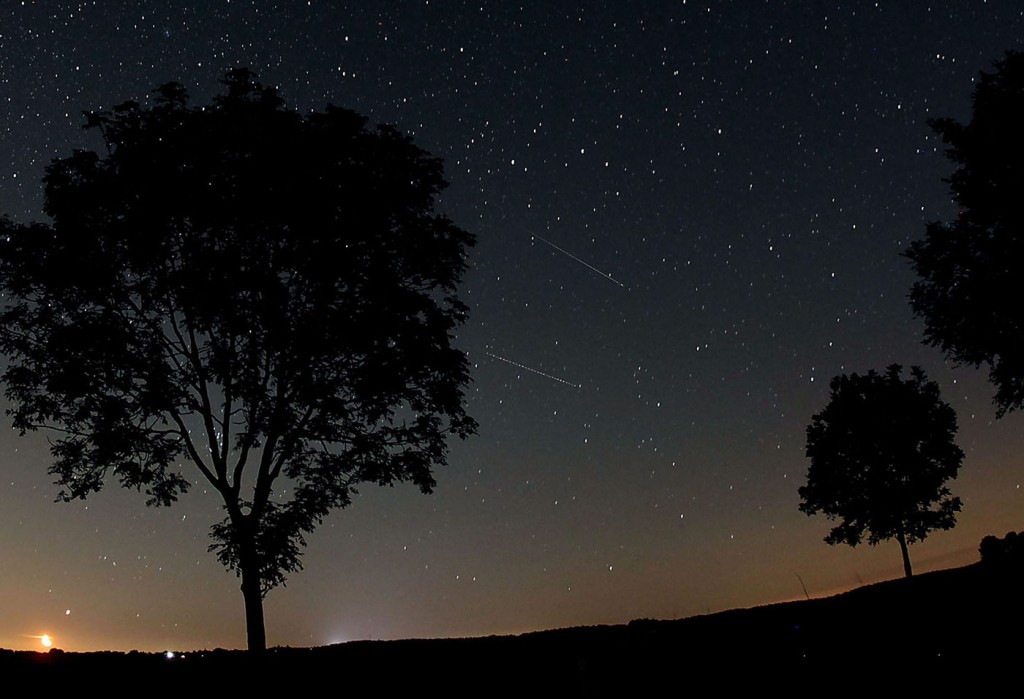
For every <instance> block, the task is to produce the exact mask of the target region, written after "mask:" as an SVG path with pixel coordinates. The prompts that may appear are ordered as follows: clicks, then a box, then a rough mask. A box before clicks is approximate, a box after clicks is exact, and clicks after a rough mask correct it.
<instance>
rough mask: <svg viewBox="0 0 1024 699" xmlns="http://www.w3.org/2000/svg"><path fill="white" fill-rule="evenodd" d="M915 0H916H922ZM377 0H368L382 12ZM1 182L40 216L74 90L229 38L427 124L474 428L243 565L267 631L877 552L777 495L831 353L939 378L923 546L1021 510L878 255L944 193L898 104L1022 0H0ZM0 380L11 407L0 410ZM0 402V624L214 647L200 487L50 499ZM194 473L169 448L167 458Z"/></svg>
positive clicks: (707, 582)
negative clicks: (267, 571)
mask: <svg viewBox="0 0 1024 699" xmlns="http://www.w3.org/2000/svg"><path fill="white" fill-rule="evenodd" d="M929 5H930V6H929ZM382 6H384V7H383V9H382ZM0 12H2V14H0V212H6V213H7V214H9V215H10V216H11V217H12V218H13V219H14V220H16V221H20V222H28V221H31V220H45V217H44V214H43V213H42V187H41V184H40V180H41V178H42V175H43V169H44V167H45V166H46V165H47V164H48V163H49V161H50V160H51V159H52V158H54V157H63V156H66V155H70V153H71V151H72V149H73V148H76V147H77V148H82V147H85V148H93V149H95V148H99V147H100V143H99V142H98V141H97V136H96V134H95V133H92V132H85V131H83V130H82V129H81V128H80V126H81V124H82V123H83V119H82V116H81V112H82V111H83V110H88V109H99V108H108V107H111V106H113V105H114V104H117V103H119V102H122V101H124V100H127V99H136V100H140V101H144V100H145V99H146V95H147V92H148V91H149V90H150V88H152V87H154V86H156V85H158V84H161V83H163V82H167V81H170V80H177V81H179V82H181V83H183V84H184V85H185V86H186V87H187V88H188V90H189V92H190V94H191V95H192V99H193V103H195V104H207V103H209V101H210V99H211V98H212V96H213V95H214V94H216V93H217V92H218V91H219V85H218V84H217V80H218V78H219V77H221V76H222V75H223V73H224V71H225V70H227V69H228V68H230V67H233V66H248V67H249V68H251V69H252V70H254V71H256V72H257V73H258V75H259V77H260V79H261V80H262V81H263V82H264V83H265V84H270V85H276V86H278V87H279V88H280V91H281V94H282V96H283V97H284V99H285V100H286V102H287V104H288V105H290V106H292V107H295V108H298V109H300V110H302V111H304V112H305V111H310V110H322V109H323V108H324V107H325V106H326V104H328V103H334V104H337V105H339V106H344V107H349V108H352V109H355V110H357V111H359V112H362V113H363V114H365V115H367V116H368V117H369V118H370V120H371V122H385V123H391V124H395V125H396V126H397V127H398V128H399V129H400V130H402V131H403V132H405V133H407V134H410V135H412V136H413V137H414V139H415V141H416V143H417V144H418V145H419V146H421V147H423V148H425V149H426V150H428V151H430V152H431V153H433V154H435V155H438V156H441V157H443V158H444V161H445V172H446V177H447V179H448V180H449V181H450V183H451V186H450V187H449V189H448V190H446V191H445V193H444V195H443V197H442V200H441V202H440V209H441V210H442V211H444V212H445V213H447V214H448V215H449V216H450V217H451V218H452V219H454V220H455V222H456V223H457V224H459V225H460V226H461V227H463V228H465V229H467V230H469V231H471V232H473V233H474V234H476V236H477V238H478V244H477V246H476V247H475V248H474V249H473V250H472V252H471V256H470V271H469V272H468V274H467V276H466V278H465V281H464V284H463V286H462V289H461V296H462V298H463V300H465V301H466V302H467V303H468V304H469V306H470V308H471V314H470V317H469V320H468V322H467V323H466V325H465V326H464V327H463V328H462V329H461V331H460V333H459V338H458V344H459V346H460V347H461V348H462V349H464V350H465V351H466V352H467V353H468V355H469V358H470V361H471V363H472V365H473V384H472V385H471V386H470V388H469V390H468V410H469V413H470V414H471V415H472V416H474V417H475V418H476V419H477V420H478V421H479V423H480V429H479V434H478V436H476V437H475V438H472V439H470V440H469V441H467V442H464V443H454V444H452V450H451V454H450V458H449V464H448V466H447V467H444V468H441V469H438V470H436V472H435V476H436V478H437V481H438V487H437V489H436V491H435V493H434V494H433V495H429V496H425V495H422V494H420V493H419V492H418V490H417V489H416V488H415V487H412V486H408V487H395V488H393V489H392V488H385V489H378V488H376V487H375V486H368V487H365V488H364V489H363V490H362V491H361V495H360V496H359V497H358V498H356V500H355V501H354V503H353V504H352V506H351V507H349V508H347V509H345V510H341V511H336V512H334V513H333V514H332V515H331V517H330V518H329V519H328V520H327V521H326V522H325V523H324V525H322V526H321V527H320V528H319V529H318V530H317V531H316V532H315V533H314V534H313V535H312V536H311V537H309V542H310V546H309V548H308V549H307V551H306V555H305V557H304V564H305V570H304V571H302V572H300V573H297V574H295V575H293V576H292V577H291V578H290V580H289V581H288V584H287V587H283V588H278V589H276V590H275V591H273V592H272V593H271V594H270V596H269V597H268V598H267V604H266V610H267V634H268V641H269V643H270V644H271V645H303V646H308V645H319V644H325V643H332V642H339V641H345V640H351V639H365V638H374V639H377V638H404V637H414V636H415V637H437V636H461V635H487V634H499V633H511V632H520V631H525V630H533V629H542V628H553V627H560V626H567V625H580V624H603V623H623V622H627V621H629V620H631V619H634V618H640V617H652V618H670V617H681V616H687V615H691V614H698V613H705V612H708V611H715V610H721V609H726V608H731V607H736V606H750V605H756V604H764V603H769V602H775V601H780V600H788V599H797V598H802V597H803V595H804V592H803V589H802V587H801V581H802V583H803V584H804V585H806V589H807V591H808V593H809V594H810V595H812V596H820V595H824V594H828V593H831V592H835V591H837V590H841V589H847V588H849V587H851V586H855V585H857V584H859V583H861V582H873V581H876V580H881V579H885V578H892V577H898V576H899V575H901V572H902V567H901V560H900V555H899V547H898V545H897V544H896V543H895V542H884V543H882V544H880V545H879V546H877V547H874V548H872V547H869V546H867V545H864V546H861V547H857V548H856V549H851V548H850V547H847V546H841V547H830V546H827V545H826V544H825V543H823V541H822V537H823V536H824V535H825V534H826V533H827V532H828V530H829V528H830V524H829V523H828V521H827V520H825V519H824V517H821V516H819V517H815V518H808V517H807V516H805V515H804V514H802V513H800V512H799V511H798V510H797V504H798V502H799V496H798V495H797V489H798V488H799V487H800V486H801V485H803V483H804V478H805V474H806V471H807V466H808V461H807V459H806V458H805V456H804V441H805V429H806V426H807V424H808V423H809V422H810V418H811V415H812V414H813V413H815V412H817V411H819V410H821V409H822V408H823V407H824V406H825V404H826V402H827V401H828V383H829V379H830V378H831V377H832V376H834V375H836V374H838V373H842V372H854V371H856V372H864V371H867V370H868V369H883V368H884V367H885V366H887V365H888V364H891V363H893V362H899V363H901V364H904V365H907V366H909V365H912V364H919V365H921V366H922V367H923V368H924V369H925V371H926V372H927V373H928V375H929V377H930V378H933V379H935V380H937V381H938V382H939V384H940V385H941V388H942V392H943V397H944V398H945V399H946V400H947V401H948V402H950V403H951V404H952V405H953V407H954V408H955V409H956V410H957V412H958V415H959V421H960V434H959V440H958V441H959V444H960V446H961V447H962V448H963V450H964V451H965V452H966V455H967V458H966V460H965V463H964V468H963V470H962V472H961V475H960V478H959V479H958V480H957V481H955V482H953V483H952V484H951V487H952V490H953V493H954V494H955V495H959V496H960V497H961V498H963V502H964V507H963V512H962V513H961V515H960V517H959V524H958V526H957V527H956V529H954V530H952V531H950V532H937V533H933V534H932V536H931V537H930V538H929V539H928V540H927V541H926V542H924V543H922V544H918V545H915V546H913V547H912V548H911V556H912V558H913V560H914V563H915V566H916V569H917V570H919V571H924V570H929V569H934V568H941V567H949V566H952V565H959V564H964V563H969V562H971V561H974V560H976V559H977V545H978V542H979V540H980V539H981V538H982V537H983V536H984V535H986V534H1000V535H1001V534H1003V533H1005V532H1006V531H1008V530H1011V529H1018V528H1020V524H1021V519H1022V518H1021V513H1022V511H1024V493H1022V492H1021V490H1020V483H1021V480H1022V479H1024V469H1022V463H1021V461H1022V456H1021V455H1022V454H1024V429H1022V426H1024V422H1022V420H1024V416H1021V415H1020V414H1018V413H1011V414H1009V415H1008V416H1007V417H1005V418H1003V419H1002V420H998V421H997V420H996V419H995V409H994V407H993V406H992V403H991V397H992V394H993V392H994V390H993V388H992V387H991V386H990V385H989V384H988V383H987V380H986V377H987V374H986V371H985V370H984V369H982V370H976V369H973V368H970V367H967V368H955V367H953V366H951V365H948V364H947V363H945V362H944V361H943V357H942V355H941V353H940V352H939V351H938V350H937V349H933V348H928V347H925V346H924V345H922V344H921V337H922V329H923V323H922V322H921V321H920V320H917V319H915V318H914V317H913V315H912V312H911V310H910V307H909V304H908V302H907V293H908V290H909V288H910V285H911V284H912V283H913V281H914V273H913V270H912V269H911V267H910V265H909V262H908V261H907V260H905V259H904V258H902V257H901V255H900V253H901V252H902V251H903V250H904V249H905V248H906V247H907V245H908V244H909V243H910V241H912V240H914V239H916V238H920V237H923V235H924V227H925V223H926V222H927V221H929V220H940V219H948V218H950V217H951V216H953V215H954V214H955V209H954V207H953V204H952V203H951V201H950V197H949V193H948V189H947V186H946V185H945V184H944V183H943V182H942V178H943V177H944V176H947V175H948V174H950V172H951V171H952V164H951V163H950V162H949V161H947V160H946V159H945V158H944V157H943V155H942V143H941V141H940V139H939V138H938V137H937V136H936V135H935V134H933V132H932V131H931V129H930V128H929V127H928V125H927V120H928V119H929V118H934V117H942V116H950V117H954V118H957V119H960V120H962V121H965V120H967V119H969V117H970V95H971V92H972V90H973V84H974V80H975V79H976V76H977V73H978V71H979V70H982V69H988V68H990V66H991V62H992V61H993V60H995V59H998V58H1000V57H1001V56H1002V55H1003V53H1004V51H1006V50H1007V49H1020V48H1021V37H1024V10H1022V8H1021V4H1020V2H1019V0H1006V1H989V2H981V1H980V0H963V1H960V2H933V3H930V4H929V3H924V2H896V1H895V0H884V1H882V2H841V3H836V2H833V3H829V2H806V3H798V2H754V1H752V0H751V1H747V2H731V3H711V4H709V3H706V2H705V3H701V2H694V1H693V0H689V1H683V0H676V1H674V2H669V1H667V0H666V1H665V2H628V3H627V2H586V3H568V2H543V3H542V2H527V3H503V2H492V1H491V0H477V1H476V2H473V3H463V2H448V1H444V0H431V1H430V2H423V1H420V2H403V3H369V2H367V3H345V2H340V1H338V2H326V1H320V0H313V1H312V2H308V3H300V2H291V1H289V2H279V3H278V2H250V1H248V0H231V1H228V0H219V1H215V0H209V1H207V2H202V3H188V2H182V3H165V2H123V3H105V2H87V3H71V2H6V3H4V5H3V9H2V10H0ZM5 407H6V406H5ZM4 422H5V423H6V425H7V427H6V428H5V429H4V431H2V432H0V647H5V648H37V647H39V646H38V643H39V642H38V639H37V638H33V636H39V635H41V634H43V633H48V634H51V635H53V637H54V640H55V642H56V643H57V645H59V646H61V647H63V648H65V649H69V650H91V649H101V648H102V649H132V648H137V649H142V650H161V649H165V648H175V649H193V648H204V647H206V648H213V647H217V646H222V647H231V648H234V647H243V646H244V644H245V625H244V618H243V609H242V597H241V594H240V593H239V590H238V582H237V579H236V578H235V577H234V575H233V574H232V573H229V572H227V571H226V570H225V569H223V568H222V567H221V566H220V565H219V564H218V563H217V561H216V560H215V558H214V556H213V555H212V554H210V553H207V550H206V549H207V546H208V544H209V538H208V530H209V529H208V528H209V525H210V524H211V523H212V522H214V521H217V520H219V519H220V518H221V517H222V513H221V511H220V509H219V505H218V501H217V499H216V498H215V497H214V493H212V492H210V493H205V494H204V490H205V489H204V487H203V485H202V484H200V486H199V487H197V488H194V489H193V491H192V492H191V493H190V494H189V495H187V496H186V497H184V498H183V499H182V501H180V502H179V503H178V504H177V505H175V506H173V507H171V508H169V509H147V508H146V507H145V504H144V501H145V498H144V497H143V496H141V495H140V494H138V493H135V492H133V491H126V490H121V489H119V488H117V487H115V485H114V484H111V486H110V487H108V488H107V489H105V490H104V491H102V492H101V493H99V494H97V495H95V496H93V497H92V498H90V499H89V500H88V501H86V502H76V503H74V504H62V503H54V498H55V496H56V494H57V487H56V486H54V485H53V484H52V482H51V481H52V477H51V476H49V475H48V474H47V472H46V468H47V466H48V464H49V454H48V452H47V448H46V441H45V435H43V434H35V435H30V436H28V437H24V438H21V437H18V435H17V433H16V432H15V431H14V430H13V429H10V423H9V419H7V418H4ZM188 473H190V474H192V477H193V480H196V479H198V478H199V477H200V476H199V474H198V472H194V471H189V472H188Z"/></svg>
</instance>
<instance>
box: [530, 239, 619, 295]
mask: <svg viewBox="0 0 1024 699" xmlns="http://www.w3.org/2000/svg"><path fill="white" fill-rule="evenodd" d="M530 237H531V238H536V239H537V240H539V241H540V242H542V243H546V244H547V245H550V246H551V247H553V248H554V249H555V250H557V251H558V252H560V253H562V254H563V255H566V256H568V257H571V258H572V259H574V260H576V261H577V262H579V263H580V264H581V265H583V266H584V267H586V268H587V269H589V270H592V271H594V272H597V273H598V274H600V275H601V276H602V277H604V278H605V279H607V280H608V281H610V282H613V283H615V284H618V285H619V286H621V287H622V288H623V289H625V288H626V285H625V284H623V283H622V282H620V281H618V280H616V279H613V278H612V275H610V274H608V273H607V272H602V271H601V270H599V269H598V268H597V267H595V266H594V265H591V264H587V263H586V262H584V261H583V260H581V259H580V258H578V257H576V256H575V255H573V254H572V253H571V252H569V251H568V250H563V249H562V248H560V247H558V246H557V245H555V244H554V243H552V242H551V241H550V240H544V239H543V238H541V237H540V236H539V235H537V234H536V233H531V234H530Z"/></svg>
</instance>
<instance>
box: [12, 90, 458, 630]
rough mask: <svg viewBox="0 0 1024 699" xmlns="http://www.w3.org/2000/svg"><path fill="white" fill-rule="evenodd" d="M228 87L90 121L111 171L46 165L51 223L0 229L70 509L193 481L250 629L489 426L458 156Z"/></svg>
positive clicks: (17, 324)
mask: <svg viewBox="0 0 1024 699" xmlns="http://www.w3.org/2000/svg"><path fill="white" fill-rule="evenodd" d="M224 85H225V87H226V91H225V94H222V95H220V96H219V97H217V98H216V99H215V101H214V104H213V105H212V106H208V107H205V108H195V107H191V106H189V105H188V102H187V96H186V94H185V91H184V89H183V88H182V87H181V86H180V85H177V84H168V85H164V86H163V87H161V88H159V91H158V93H157V94H156V95H155V99H154V100H153V106H152V107H149V108H143V107H142V106H140V105H139V104H136V103H134V102H126V103H124V104H121V105H119V106H117V107H114V108H113V109H112V110H111V111H108V112H98V113H92V114H89V115H88V119H87V124H86V128H91V129H97V130H99V132H100V133H101V134H102V136H103V139H104V141H105V143H106V148H107V152H106V154H103V155H101V154H97V153H94V152H89V151H77V152H75V153H74V154H73V155H72V156H71V157H69V158H65V159H62V160H56V161H54V162H53V164H52V165H50V167H49V168H48V169H47V174H46V178H45V184H46V212H47V213H48V214H49V215H50V217H51V218H52V221H53V222H52V225H30V226H21V225H15V224H13V223H12V222H10V221H9V220H0V221H2V224H0V225H2V240H3V243H2V246H0V287H2V290H3V293H4V294H5V299H6V306H5V308H4V311H3V316H2V318H0V349H2V350H3V352H4V353H6V354H7V355H8V356H9V357H10V359H11V362H10V364H9V366H8V368H7V370H6V371H5V373H4V375H3V380H4V383H5V385H6V395H7V397H8V399H9V400H10V401H11V404H12V406H13V407H12V408H11V410H10V414H11V415H12V416H13V420H14V424H15V426H16V427H17V428H18V429H20V430H21V431H22V432H24V431H26V430H34V429H37V428H40V427H45V428H49V429H50V430H53V431H54V433H55V438H54V441H53V442H52V445H53V446H52V452H53V457H54V462H53V466H52V467H51V472H52V473H53V475H55V476H56V477H57V483H58V484H59V485H60V487H61V492H60V497H61V498H62V499H64V500H71V499H75V498H84V497H86V496H87V495H89V494H90V493H92V492H94V491H97V490H99V489H100V488H101V486H102V485H103V484H104V482H105V481H106V480H107V479H108V478H110V477H114V478H116V479H118V480H119V481H120V483H121V484H122V485H124V486H126V487H132V488H137V489H139V490H142V491H145V493H146V494H147V495H148V497H149V500H148V502H149V504H151V505H168V504H170V503H172V502H173V501H174V500H175V499H176V498H177V497H178V496H179V495H180V494H181V493H183V492H184V491H186V490H187V489H188V487H189V485H190V484H191V483H192V481H193V480H194V479H195V476H196V475H198V474H195V473H194V472H192V473H189V472H187V471H185V470H183V466H182V465H181V464H182V463H183V462H184V461H191V462H192V463H193V464H194V466H195V467H196V468H197V469H198V472H199V473H200V474H201V475H202V477H203V478H205V479H206V480H207V481H209V482H210V484H212V486H213V487H214V488H215V489H216V491H217V492H218V493H219V494H220V495H221V497H222V498H223V501H224V506H225V509H226V517H225V519H224V521H223V522H221V523H219V524H217V525H215V526H214V527H213V531H212V535H213V537H214V540H215V543H214V544H213V546H212V547H211V548H213V549H215V550H216V552H217V555H218V558H219V559H220V560H221V562H223V563H224V564H225V565H227V566H229V567H231V568H233V569H234V570H236V571H237V572H238V573H239V575H240V576H241V577H242V587H243V593H245V595H246V603H247V612H251V611H252V610H250V609H249V606H250V605H251V604H254V602H253V597H254V596H255V598H256V602H255V603H258V602H259V598H260V597H261V596H262V595H263V594H266V592H267V591H268V590H270V589H271V588H273V587H274V586H276V585H278V584H280V583H282V582H283V581H284V579H285V574H286V573H288V572H291V571H294V570H296V569H298V568H299V567H300V561H299V556H300V553H301V547H302V546H303V545H304V543H305V542H304V540H303V535H304V534H308V533H309V532H311V531H312V530H313V529H314V528H315V526H316V525H317V524H319V523H320V522H321V520H322V519H323V518H324V516H326V515H327V513H328V512H329V511H330V510H331V509H333V508H339V507H344V506H346V505H348V504H349V502H350V499H351V496H352V494H353V493H354V492H355V486H356V485H357V484H359V483H361V482H369V483H377V484H379V485H390V484H393V483H396V482H401V481H409V482H412V483H414V484H415V485H417V486H419V488H420V489H421V490H422V491H423V492H430V490H431V488H432V487H433V486H434V484H435V482H434V478H433V476H432V467H433V466H434V465H438V464H444V463H445V461H446V457H447V453H448V451H447V437H448V435H450V434H454V435H457V436H459V437H466V436H468V435H470V434H472V433H473V432H474V431H475V428H476V423H475V422H474V421H473V419H472V418H470V417H469V416H467V415H466V413H465V410H464V406H463V402H464V401H463V388H464V386H465V385H466V384H467V382H468V381H469V374H468V364H467V361H466V358H465V356H464V354H463V353H462V352H461V351H459V350H458V349H456V348H454V347H453V346H452V339H453V334H454V331H455V329H456V327H457V326H458V325H459V324H460V323H461V322H462V321H463V320H464V314H465V311H466V307H465V306H464V305H463V304H462V303H461V302H460V301H459V300H458V298H457V297H456V288H457V286H458V284H459V281H460V279H461V275H462V273H463V272H464V270H465V268H466V261H465V254H466V249H467V247H468V246H471V245H472V244H473V241H474V239H473V237H472V236H471V235H470V234H469V233H467V232H465V231H463V230H461V229H459V228H458V227H456V226H455V225H454V224H453V223H452V222H451V221H450V220H448V219H447V218H445V217H443V216H439V215H436V214H434V213H433V206H434V200H435V197H436V195H437V194H438V193H439V192H440V191H441V189H442V188H443V187H444V186H445V184H446V183H445V181H444V179H443V176H442V165H441V161H440V160H439V159H436V158H433V157H430V156H429V155H428V154H427V153H426V152H424V151H423V150H421V149H419V148H418V147H417V146H415V145H414V144H413V143H412V141H411V140H410V139H409V138H407V137H404V136H402V135H401V134H400V133H398V132H397V131H395V130H394V129H392V128H390V127H387V126H380V127H377V128H376V129H367V128H366V126H365V119H364V118H363V117H361V116H359V115H358V114H356V113H354V112H351V111H348V110H344V109H339V108H335V107H332V106H329V107H328V108H327V109H326V111H325V112H323V113H313V114H309V115H308V116H302V115H300V114H298V113H296V112H294V111H291V110H288V109H285V108H284V107H283V105H282V101H281V100H280V99H279V98H278V96H277V94H276V93H275V91H274V90H273V89H270V88H265V87H263V86H261V85H260V84H259V83H258V82H257V81H256V80H255V78H254V76H253V75H252V74H250V73H249V72H248V71H246V70H233V71H230V72H229V73H228V74H227V76H226V79H225V80H224ZM258 606H259V607H260V610H259V614H260V618H259V625H260V626H261V627H262V611H261V609H262V607H261V605H258ZM250 622H252V618H251V616H250ZM252 643H253V639H252V637H250V645H252ZM257 645H258V644H257Z"/></svg>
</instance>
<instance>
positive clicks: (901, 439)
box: [799, 364, 964, 577]
mask: <svg viewBox="0 0 1024 699" xmlns="http://www.w3.org/2000/svg"><path fill="white" fill-rule="evenodd" d="M901 374H902V368H901V367H900V366H899V365H896V364H894V365H892V366H890V367H889V368H888V369H887V370H886V372H885V373H884V374H879V373H877V372H875V371H874V370H872V371H869V372H868V373H867V374H862V375H861V374H851V375H849V376H847V375H846V374H843V375H841V376H837V377H835V378H833V379H832V382H831V384H830V389H831V396H830V399H829V403H828V405H827V406H826V407H825V409H824V410H822V411H821V412H820V413H818V414H816V415H814V416H813V418H812V420H811V424H810V425H809V426H808V428H807V457H808V458H810V460H811V465H810V467H809V468H808V470H807V485H805V486H803V487H801V488H800V491H799V492H800V498H801V503H800V510H801V511H802V512H804V513H806V514H807V515H813V514H816V513H818V512H821V513H823V514H824V515H825V516H826V517H827V518H828V519H830V520H839V524H838V525H836V526H835V527H834V528H833V529H832V531H831V532H829V534H828V536H826V537H825V541H826V543H828V544H832V545H834V544H840V543H845V544H849V545H850V546H856V545H857V544H859V543H860V542H861V541H862V540H863V539H864V538H865V536H866V537H867V541H868V543H869V544H871V545H875V544H877V543H878V542H880V541H884V540H887V539H893V538H895V539H896V540H897V541H898V542H899V544H900V550H901V551H902V553H903V564H904V571H905V573H906V575H907V576H908V577H909V576H910V575H911V573H912V570H911V566H910V556H909V553H908V551H907V545H908V544H911V543H914V542H915V541H920V540H923V539H924V538H925V537H927V535H928V533H929V532H931V531H933V530H936V529H951V528H952V527H953V526H954V525H955V524H956V513H957V512H959V511H960V508H961V503H960V498H957V497H952V495H951V494H950V491H949V488H948V487H947V486H946V482H947V481H949V480H951V479H954V478H956V476H957V472H958V471H959V469H960V465H961V463H962V462H963V458H964V454H963V452H962V451H961V450H960V448H959V447H958V446H957V445H956V441H955V437H956V431H957V424H956V413H955V412H954V410H953V408H951V407H950V406H949V405H948V404H946V403H944V402H943V401H942V399H941V398H940V396H939V387H938V385H937V384H935V383H934V382H933V381H928V379H927V377H926V376H925V374H924V372H923V371H922V370H921V369H920V368H919V367H912V368H911V371H910V377H909V378H907V379H903V378H902V376H901Z"/></svg>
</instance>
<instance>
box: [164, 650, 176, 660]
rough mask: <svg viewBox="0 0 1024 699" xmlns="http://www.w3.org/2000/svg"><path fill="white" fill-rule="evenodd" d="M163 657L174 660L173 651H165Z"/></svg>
mask: <svg viewBox="0 0 1024 699" xmlns="http://www.w3.org/2000/svg"><path fill="white" fill-rule="evenodd" d="M164 657H165V658H167V659H168V660H174V651H173V650H169V651H167V652H166V653H164Z"/></svg>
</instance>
